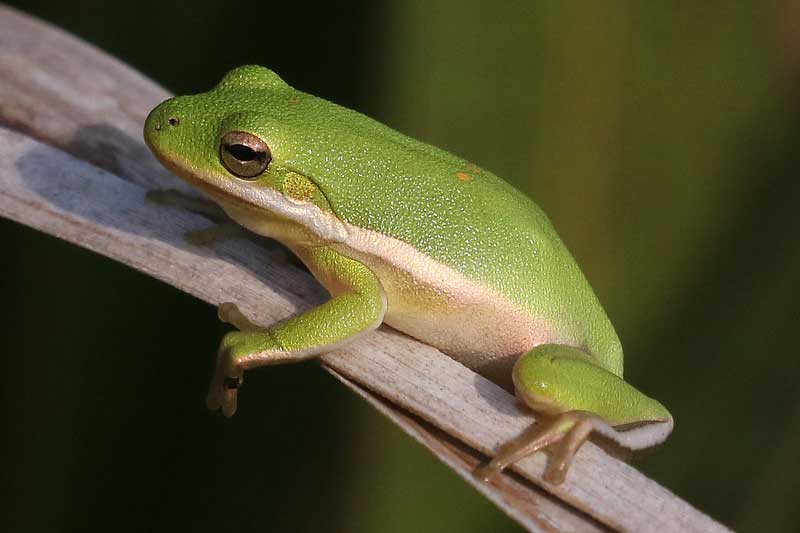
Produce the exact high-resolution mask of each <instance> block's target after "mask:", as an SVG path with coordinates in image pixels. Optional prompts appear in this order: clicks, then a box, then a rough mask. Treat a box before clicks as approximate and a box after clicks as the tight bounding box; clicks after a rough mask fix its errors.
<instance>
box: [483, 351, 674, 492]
mask: <svg viewBox="0 0 800 533" xmlns="http://www.w3.org/2000/svg"><path fill="white" fill-rule="evenodd" d="M513 378H514V388H515V390H516V393H517V396H518V397H519V398H520V399H521V400H522V401H523V402H525V403H526V404H527V405H528V406H529V407H530V408H531V409H533V410H534V411H536V412H537V413H539V414H540V415H541V419H540V421H538V422H537V423H536V424H535V425H533V426H532V427H531V428H530V429H528V430H527V431H525V432H523V433H522V434H521V435H520V436H519V437H517V438H515V439H512V440H511V441H509V442H507V443H506V444H504V445H503V446H501V447H500V449H499V450H498V452H497V454H496V456H495V458H494V459H493V460H492V461H491V462H490V463H489V464H488V465H486V466H484V467H482V468H479V469H478V470H477V471H476V475H477V476H478V477H479V478H481V479H483V480H485V481H488V480H490V479H491V478H492V477H494V476H496V475H497V474H498V473H500V471H502V470H503V469H504V468H505V467H507V466H509V465H511V464H513V463H515V462H516V461H519V460H520V459H522V458H523V457H526V456H528V455H532V454H534V453H536V452H537V451H540V450H544V449H549V450H550V451H551V452H552V453H551V456H550V462H549V464H548V467H547V470H546V471H545V479H546V480H547V481H549V482H551V483H556V484H557V483H561V482H562V481H563V480H564V478H565V476H566V473H567V470H568V469H569V465H570V464H571V463H572V459H573V457H574V456H575V453H576V452H577V451H578V449H579V448H580V447H581V445H582V444H583V442H584V441H585V440H586V438H587V437H588V436H589V435H590V434H591V433H592V432H596V433H599V434H601V435H603V436H604V437H606V438H609V439H611V440H612V441H614V442H616V443H617V444H619V445H620V446H622V447H624V448H628V449H631V450H638V449H643V448H648V447H650V446H654V445H656V444H659V443H660V442H662V441H663V440H664V439H666V438H667V436H668V435H669V433H670V432H671V431H672V424H673V422H672V416H671V415H670V414H669V412H668V411H667V410H666V409H665V408H664V406H663V405H661V404H660V403H659V402H658V401H656V400H654V399H652V398H649V397H647V396H645V395H644V394H642V393H641V392H639V391H638V390H637V389H636V388H634V387H633V386H631V385H630V384H629V383H627V382H626V381H624V380H623V379H622V378H621V377H620V376H617V375H616V374H614V373H612V372H610V371H608V370H606V369H604V368H602V367H600V366H598V365H597V364H595V363H594V362H593V360H592V357H591V356H590V355H589V354H587V353H585V352H583V351H581V350H578V349H577V348H572V347H570V346H562V345H555V344H548V345H542V346H538V347H536V348H534V349H533V350H531V351H530V352H528V353H526V354H525V355H523V356H522V357H520V359H519V360H518V361H517V363H516V364H515V365H514V371H513ZM615 426H617V427H619V426H635V427H634V428H633V429H628V430H626V431H621V430H618V429H615Z"/></svg>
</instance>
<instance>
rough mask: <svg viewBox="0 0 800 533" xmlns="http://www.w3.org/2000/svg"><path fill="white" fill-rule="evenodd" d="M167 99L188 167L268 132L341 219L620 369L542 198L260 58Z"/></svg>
mask: <svg viewBox="0 0 800 533" xmlns="http://www.w3.org/2000/svg"><path fill="white" fill-rule="evenodd" d="M177 110H179V111H180V113H179V114H180V116H181V128H182V136H185V138H188V139H191V143H188V142H187V143H181V144H182V145H183V146H182V147H181V149H183V150H187V149H189V150H191V152H190V153H188V154H187V156H186V157H187V159H190V160H193V161H196V164H197V165H198V167H206V168H214V169H216V170H217V171H218V172H223V173H224V172H225V170H224V169H223V168H222V166H221V165H220V163H219V159H218V153H219V151H218V147H219V140H220V138H221V136H222V134H223V133H225V132H226V131H230V130H242V131H248V132H250V133H254V134H256V135H258V136H260V137H261V138H263V139H268V143H269V146H270V148H271V150H272V155H273V164H281V165H285V166H286V167H287V168H290V169H292V170H294V171H295V172H297V173H299V174H302V175H304V176H307V177H309V178H310V179H311V180H312V181H313V182H314V183H315V184H316V185H317V186H318V187H319V188H320V189H321V190H322V192H323V193H324V195H325V197H326V198H327V200H328V202H329V203H330V206H331V208H332V209H333V211H334V212H335V213H336V215H337V216H338V217H340V218H341V219H343V220H346V221H347V222H350V223H352V224H353V225H356V226H359V227H363V228H368V229H372V230H375V231H378V232H380V233H382V234H384V235H389V236H392V237H396V238H398V239H400V240H402V241H404V242H406V243H408V244H411V245H412V246H414V248H416V249H417V250H419V251H420V252H422V253H424V254H425V255H427V256H430V257H431V258H433V259H435V260H437V261H440V262H442V263H444V264H446V265H448V266H450V267H452V268H453V269H454V270H457V271H459V272H462V273H464V274H466V275H467V276H468V277H470V278H472V279H475V280H478V281H480V282H482V283H484V284H485V285H487V286H489V287H491V288H492V289H494V290H495V291H496V292H498V293H499V294H501V295H502V296H504V297H506V298H508V299H509V300H510V301H512V302H514V303H515V304H517V305H518V306H520V307H522V308H523V309H525V310H526V311H527V312H528V313H530V314H531V315H532V316H537V317H544V318H548V319H551V320H552V321H553V322H554V323H555V324H557V325H558V327H559V328H561V329H562V330H565V331H569V332H570V334H571V336H573V337H574V338H575V339H576V341H577V342H578V343H580V344H582V345H583V346H584V347H585V349H586V351H587V352H589V353H591V354H592V355H593V356H594V359H595V361H596V362H597V364H599V365H601V366H603V367H604V368H607V369H609V370H611V371H613V372H615V373H617V374H619V375H621V374H622V349H621V345H620V342H619V340H618V338H617V335H616V333H615V331H614V328H613V326H612V325H611V323H610V321H609V320H608V318H607V317H606V315H605V312H604V310H603V308H602V307H601V306H600V304H599V302H598V300H597V298H596V297H595V295H594V293H593V291H592V289H591V287H590V286H589V284H588V282H587V281H586V279H585V277H584V276H583V273H582V272H581V271H580V269H579V268H578V266H577V265H576V264H575V261H574V260H573V258H572V256H571V255H570V253H569V251H568V250H567V249H566V247H565V246H564V245H563V244H562V242H561V240H560V238H559V237H558V235H557V234H556V232H555V230H554V229H553V227H552V225H551V223H550V221H549V220H548V218H547V217H546V215H545V214H544V213H543V212H542V211H541V209H539V207H538V206H537V205H536V204H534V203H533V202H532V201H531V200H530V199H529V198H528V197H527V196H525V195H524V194H522V193H521V192H519V191H518V190H516V189H515V188H513V187H512V186H511V185H509V184H508V183H506V182H505V181H503V180H502V179H500V178H498V177H497V176H495V175H493V174H491V173H490V172H488V171H486V170H483V169H479V168H478V167H476V166H475V165H473V164H471V163H469V162H467V161H465V160H463V159H461V158H459V157H456V156H454V155H452V154H450V153H448V152H446V151H444V150H441V149H438V148H436V147H433V146H430V145H427V144H424V143H421V142H419V141H416V140H414V139H412V138H410V137H407V136H405V135H403V134H401V133H399V132H397V131H395V130H392V129H391V128H389V127H387V126H384V125H383V124H380V123H379V122H376V121H374V120H372V119H370V118H369V117H366V116H364V115H362V114H360V113H357V112H355V111H352V110H349V109H346V108H343V107H340V106H338V105H336V104H333V103H331V102H328V101H326V100H323V99H321V98H317V97H315V96H312V95H309V94H305V93H302V92H300V91H297V90H295V89H293V88H291V87H289V86H288V85H287V84H285V83H284V82H283V81H282V80H281V79H280V78H278V76H277V75H275V74H274V73H272V72H271V71H269V70H267V69H264V68H261V67H240V68H238V69H236V70H234V71H232V72H230V73H229V74H228V75H227V76H226V77H225V78H224V79H223V80H222V81H221V82H220V83H219V85H218V86H217V87H216V88H214V89H213V90H212V91H210V92H207V93H203V94H199V95H193V96H185V97H178V98H176V99H173V100H171V101H170V105H169V106H168V107H167V108H165V109H164V110H163V112H164V113H169V112H170V111H177ZM189 117H191V118H189ZM177 142H181V141H176V143H177ZM457 172H463V173H466V174H468V175H469V176H471V177H472V179H470V180H469V181H462V180H460V179H458V177H457V175H456V173H457Z"/></svg>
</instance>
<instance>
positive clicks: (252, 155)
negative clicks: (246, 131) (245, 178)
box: [227, 144, 258, 161]
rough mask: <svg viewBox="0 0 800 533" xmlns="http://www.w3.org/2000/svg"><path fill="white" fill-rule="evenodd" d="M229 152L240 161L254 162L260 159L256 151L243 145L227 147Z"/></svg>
mask: <svg viewBox="0 0 800 533" xmlns="http://www.w3.org/2000/svg"><path fill="white" fill-rule="evenodd" d="M227 149H228V152H230V154H231V155H232V156H233V157H235V158H236V159H238V160H239V161H252V160H254V159H256V157H258V154H257V153H256V151H255V150H253V149H252V148H250V147H249V146H245V145H243V144H234V145H231V146H228V147H227Z"/></svg>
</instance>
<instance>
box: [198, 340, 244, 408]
mask: <svg viewBox="0 0 800 533" xmlns="http://www.w3.org/2000/svg"><path fill="white" fill-rule="evenodd" d="M247 335H248V334H247V333H242V332H239V331H232V332H230V333H228V334H227V335H225V337H224V338H223V339H222V344H221V345H220V347H219V352H218V353H217V366H216V369H215V370H214V375H213V377H212V378H211V384H210V385H209V387H208V396H207V397H206V405H207V406H208V408H209V409H210V410H212V411H216V410H217V409H221V410H222V414H223V415H225V416H226V417H231V416H233V415H234V414H235V413H236V399H237V395H238V392H239V387H241V386H242V382H243V381H244V367H243V365H242V359H243V357H244V356H245V355H246V354H244V353H242V347H243V346H244V345H246V344H247V341H248V339H247V338H246V336H247Z"/></svg>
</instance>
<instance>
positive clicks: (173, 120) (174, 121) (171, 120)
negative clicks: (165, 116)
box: [167, 117, 181, 126]
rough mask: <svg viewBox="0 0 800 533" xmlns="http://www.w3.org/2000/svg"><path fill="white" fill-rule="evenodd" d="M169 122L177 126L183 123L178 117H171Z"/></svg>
mask: <svg viewBox="0 0 800 533" xmlns="http://www.w3.org/2000/svg"><path fill="white" fill-rule="evenodd" d="M167 122H169V125H170V126H177V125H178V124H180V123H181V121H180V119H179V118H178V117H169V120H168V121H167Z"/></svg>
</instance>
